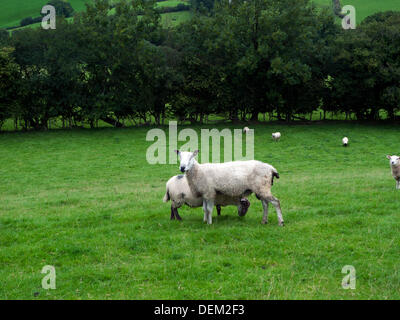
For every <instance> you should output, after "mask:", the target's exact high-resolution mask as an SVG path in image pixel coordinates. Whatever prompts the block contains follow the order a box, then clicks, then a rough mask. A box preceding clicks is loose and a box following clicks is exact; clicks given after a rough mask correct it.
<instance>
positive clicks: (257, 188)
mask: <svg viewBox="0 0 400 320" xmlns="http://www.w3.org/2000/svg"><path fill="white" fill-rule="evenodd" d="M175 152H176V153H177V154H178V155H179V158H180V170H181V172H185V175H186V177H187V181H188V184H189V187H190V189H191V191H192V192H193V193H194V194H198V195H199V196H201V197H202V198H203V210H204V221H207V223H208V224H212V210H213V207H214V203H215V201H216V197H217V195H225V196H228V197H233V198H242V197H247V196H249V195H250V194H251V193H253V192H254V193H255V194H256V197H257V198H258V199H259V200H261V202H262V205H263V219H262V223H263V224H265V223H267V222H268V203H269V202H271V203H272V205H273V206H274V207H275V209H276V212H277V215H278V221H279V225H280V226H283V225H284V221H283V218H282V210H281V207H280V201H279V200H278V199H277V198H275V197H274V196H273V195H272V193H271V186H272V185H273V181H274V178H275V177H276V178H277V179H279V174H278V171H277V170H276V169H275V168H274V167H273V166H271V165H269V164H267V163H263V162H261V161H256V160H249V161H234V162H226V163H205V164H199V163H198V162H197V161H196V159H195V157H196V155H197V154H198V152H199V150H196V151H194V152H187V151H182V152H181V151H179V150H175Z"/></svg>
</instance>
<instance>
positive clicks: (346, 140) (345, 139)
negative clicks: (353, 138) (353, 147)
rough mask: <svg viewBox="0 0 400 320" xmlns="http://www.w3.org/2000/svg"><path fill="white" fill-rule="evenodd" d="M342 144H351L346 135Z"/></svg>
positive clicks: (345, 145) (344, 145)
mask: <svg viewBox="0 0 400 320" xmlns="http://www.w3.org/2000/svg"><path fill="white" fill-rule="evenodd" d="M342 144H343V147H347V145H348V144H349V138H347V137H344V138H343V139H342Z"/></svg>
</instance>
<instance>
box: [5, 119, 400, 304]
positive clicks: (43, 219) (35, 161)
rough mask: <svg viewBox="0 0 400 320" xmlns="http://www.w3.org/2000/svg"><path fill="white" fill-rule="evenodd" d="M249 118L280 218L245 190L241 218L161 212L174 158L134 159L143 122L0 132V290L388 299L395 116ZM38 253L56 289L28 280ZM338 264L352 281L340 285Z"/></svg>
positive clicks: (399, 287) (141, 144) (391, 292)
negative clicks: (173, 216)
mask: <svg viewBox="0 0 400 320" xmlns="http://www.w3.org/2000/svg"><path fill="white" fill-rule="evenodd" d="M226 126H228V125H226ZM222 128H223V127H220V129H222ZM179 129H182V128H179ZM255 129H256V131H255V135H256V136H255V145H256V151H255V156H256V158H257V159H260V160H263V161H267V162H270V163H271V164H273V165H275V166H276V167H277V169H278V170H279V172H280V175H281V178H280V179H279V180H278V181H276V183H275V185H274V187H273V192H274V194H275V195H276V196H277V197H278V198H279V199H280V200H281V203H282V209H283V214H284V218H285V222H286V226H285V227H284V228H280V227H278V226H277V218H276V214H275V210H274V209H272V208H271V209H270V210H271V212H270V224H269V225H265V226H264V225H261V224H260V221H261V215H262V214H261V210H262V209H261V204H260V203H259V201H257V200H256V198H255V197H254V196H251V198H250V200H251V207H250V209H249V212H248V214H247V216H246V217H244V218H239V217H238V216H237V214H236V209H235V208H234V207H228V208H223V210H222V216H221V217H218V218H217V217H216V216H215V211H214V224H213V225H211V226H207V225H204V224H203V223H202V218H203V215H202V210H201V208H197V209H189V208H184V209H181V216H182V217H183V219H184V221H182V222H176V221H174V222H171V221H169V204H165V203H163V202H162V200H161V199H162V197H163V195H164V191H165V190H164V184H165V181H166V180H167V179H168V178H169V177H170V176H172V175H175V174H178V166H177V165H174V164H171V165H154V166H151V165H149V164H147V162H146V158H145V154H146V149H147V147H148V146H149V145H150V144H151V143H150V142H146V141H145V136H146V133H147V131H148V129H147V128H133V129H121V130H118V129H102V130H92V131H89V130H76V131H75V130H71V131H68V130H66V131H63V130H57V131H49V132H30V133H20V132H19V133H3V134H0V150H1V153H0V176H1V177H2V183H1V184H0V243H1V250H0V284H1V285H0V298H1V299H10V298H23V299H45V298H67V299H72V298H74V299H75V298H76V299H87V298H89V299H90V298H104V299H107V298H114V299H115V298H132V299H133V298H137V299H144V298H173V299H176V298H181V299H190V298H194V299H196V298H197V299H198V298H202V299H204V298H206V299H207V298H216V299H218V298H233V299H238V298H246V299H255V298H257V299H276V298H294V299H300V298H310V299H315V298H339V299H353V298H382V299H394V298H396V299H399V298H400V275H399V270H400V261H399V259H398V253H399V252H398V246H399V243H400V232H399V231H400V215H399V212H400V202H399V201H400V191H396V190H395V182H394V180H393V178H392V177H391V175H390V169H389V164H388V161H387V160H386V159H385V155H386V154H387V153H399V147H400V145H399V134H398V126H395V125H393V126H392V125H383V124H380V125H377V126H368V125H358V124H351V123H347V124H324V125H311V126H300V125H299V126H278V125H259V126H256V127H255ZM197 130H199V128H197ZM277 130H279V131H281V132H282V134H283V138H282V139H281V141H280V142H279V143H273V142H272V141H271V138H270V133H271V132H274V131H277ZM343 135H347V136H349V137H350V143H351V144H350V147H348V148H343V147H341V145H340V138H341V137H342V136H343ZM46 264H50V265H54V266H55V267H56V272H57V289H56V290H49V291H45V290H43V289H41V279H42V277H43V276H44V275H42V274H41V273H40V271H41V269H42V267H43V266H44V265H46ZM348 264H350V265H354V266H355V268H356V272H357V289H356V290H343V289H342V287H341V281H342V278H343V276H344V275H343V274H342V273H341V270H342V267H343V266H344V265H348ZM35 292H38V293H39V295H38V297H37V298H35V297H34V293H35Z"/></svg>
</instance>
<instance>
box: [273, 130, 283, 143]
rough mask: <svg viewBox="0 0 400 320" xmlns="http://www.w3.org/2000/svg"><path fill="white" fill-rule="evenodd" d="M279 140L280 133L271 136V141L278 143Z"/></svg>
mask: <svg viewBox="0 0 400 320" xmlns="http://www.w3.org/2000/svg"><path fill="white" fill-rule="evenodd" d="M280 138H281V133H280V132H274V133H273V134H272V139H274V140H275V141H279V139H280Z"/></svg>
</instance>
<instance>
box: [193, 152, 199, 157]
mask: <svg viewBox="0 0 400 320" xmlns="http://www.w3.org/2000/svg"><path fill="white" fill-rule="evenodd" d="M198 153H199V150H195V151H194V152H193V155H192V158H194V157H195V156H197V154H198Z"/></svg>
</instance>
